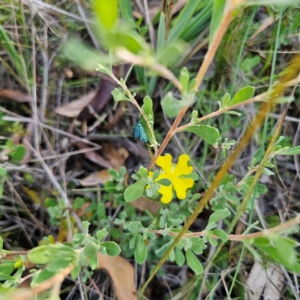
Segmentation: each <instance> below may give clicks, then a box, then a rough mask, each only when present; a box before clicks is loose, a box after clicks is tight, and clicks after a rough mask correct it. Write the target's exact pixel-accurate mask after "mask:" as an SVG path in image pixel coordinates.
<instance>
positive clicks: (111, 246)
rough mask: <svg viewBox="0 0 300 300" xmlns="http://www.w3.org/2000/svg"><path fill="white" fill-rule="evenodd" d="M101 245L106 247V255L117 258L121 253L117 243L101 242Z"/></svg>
mask: <svg viewBox="0 0 300 300" xmlns="http://www.w3.org/2000/svg"><path fill="white" fill-rule="evenodd" d="M100 245H101V246H102V247H105V249H106V253H107V254H108V255H110V256H117V255H119V254H120V252H121V248H120V247H119V245H118V244H117V243H116V242H101V243H100Z"/></svg>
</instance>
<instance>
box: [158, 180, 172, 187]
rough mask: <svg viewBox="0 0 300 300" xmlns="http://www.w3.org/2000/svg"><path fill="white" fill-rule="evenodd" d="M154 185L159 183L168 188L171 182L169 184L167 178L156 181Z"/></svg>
mask: <svg viewBox="0 0 300 300" xmlns="http://www.w3.org/2000/svg"><path fill="white" fill-rule="evenodd" d="M156 183H159V184H161V185H164V186H169V185H170V184H171V183H172V182H171V180H169V179H167V178H163V179H160V180H158V181H156Z"/></svg>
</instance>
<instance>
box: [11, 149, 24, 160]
mask: <svg viewBox="0 0 300 300" xmlns="http://www.w3.org/2000/svg"><path fill="white" fill-rule="evenodd" d="M25 154H26V148H25V147H24V146H23V145H19V146H17V149H16V150H15V151H13V152H12V153H10V156H11V160H12V161H13V162H18V161H20V160H22V159H23V157H24V156H25Z"/></svg>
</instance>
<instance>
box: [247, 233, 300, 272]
mask: <svg viewBox="0 0 300 300" xmlns="http://www.w3.org/2000/svg"><path fill="white" fill-rule="evenodd" d="M244 242H247V243H249V244H251V243H252V245H254V246H255V247H257V248H259V249H260V250H262V252H263V253H264V254H265V255H269V256H270V257H271V258H272V259H273V260H275V261H277V262H278V263H280V264H282V265H283V266H285V267H286V268H287V269H289V270H290V271H293V272H296V273H300V264H299V259H298V252H297V251H296V247H297V242H296V241H294V240H292V239H290V238H286V237H282V236H279V235H277V234H270V235H268V236H262V237H258V238H255V239H249V240H245V241H244Z"/></svg>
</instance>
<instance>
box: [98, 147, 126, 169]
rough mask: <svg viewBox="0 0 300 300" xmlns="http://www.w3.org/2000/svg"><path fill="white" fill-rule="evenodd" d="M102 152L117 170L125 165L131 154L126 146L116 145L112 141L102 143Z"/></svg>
mask: <svg viewBox="0 0 300 300" xmlns="http://www.w3.org/2000/svg"><path fill="white" fill-rule="evenodd" d="M102 154H103V156H104V157H105V158H106V159H107V160H108V161H109V162H110V164H111V165H112V166H113V167H114V168H115V169H117V170H119V169H120V168H121V167H122V166H124V164H125V160H126V159H127V157H128V156H129V153H128V151H127V150H126V149H125V148H123V147H116V145H114V144H111V143H103V144H102Z"/></svg>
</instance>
